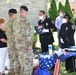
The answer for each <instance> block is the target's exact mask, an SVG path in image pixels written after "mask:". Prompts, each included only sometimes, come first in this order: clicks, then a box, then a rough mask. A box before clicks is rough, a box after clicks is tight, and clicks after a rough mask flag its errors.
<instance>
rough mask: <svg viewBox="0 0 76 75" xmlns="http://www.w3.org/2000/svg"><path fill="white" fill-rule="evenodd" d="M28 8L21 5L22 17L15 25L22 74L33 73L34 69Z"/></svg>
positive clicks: (16, 44)
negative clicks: (27, 16)
mask: <svg viewBox="0 0 76 75" xmlns="http://www.w3.org/2000/svg"><path fill="white" fill-rule="evenodd" d="M27 12H28V8H27V7H26V6H21V7H20V17H19V18H18V23H17V24H16V26H14V29H15V30H14V36H15V48H16V50H17V54H16V55H17V57H18V60H19V62H20V65H21V70H20V75H31V74H32V69H33V50H32V26H31V25H30V22H29V21H28V19H27V18H26V15H27Z"/></svg>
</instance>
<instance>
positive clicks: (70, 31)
mask: <svg viewBox="0 0 76 75" xmlns="http://www.w3.org/2000/svg"><path fill="white" fill-rule="evenodd" d="M74 32H75V26H74V25H73V24H72V23H71V22H68V23H67V24H65V23H64V24H62V26H61V29H60V34H59V36H60V38H62V39H63V41H64V43H62V45H61V47H62V48H67V47H69V46H74V45H75V43H74Z"/></svg>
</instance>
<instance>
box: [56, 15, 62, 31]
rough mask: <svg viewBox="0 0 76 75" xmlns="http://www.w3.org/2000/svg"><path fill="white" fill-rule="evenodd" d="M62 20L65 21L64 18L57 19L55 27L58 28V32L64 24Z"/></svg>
mask: <svg viewBox="0 0 76 75" xmlns="http://www.w3.org/2000/svg"><path fill="white" fill-rule="evenodd" d="M62 19H63V17H61V16H58V17H57V18H56V21H55V26H56V28H57V29H58V30H60V28H61V25H62V24H63V22H62Z"/></svg>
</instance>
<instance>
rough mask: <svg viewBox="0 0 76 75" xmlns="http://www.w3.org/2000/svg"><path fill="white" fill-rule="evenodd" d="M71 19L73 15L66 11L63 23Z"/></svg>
mask: <svg viewBox="0 0 76 75" xmlns="http://www.w3.org/2000/svg"><path fill="white" fill-rule="evenodd" d="M70 20H71V17H70V16H69V15H68V14H67V13H66V14H65V15H64V17H63V23H68V22H69V21H70Z"/></svg>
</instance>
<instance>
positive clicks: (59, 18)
mask: <svg viewBox="0 0 76 75" xmlns="http://www.w3.org/2000/svg"><path fill="white" fill-rule="evenodd" d="M63 16H64V12H63V11H62V10H59V16H58V17H57V18H56V21H55V26H56V28H57V31H58V40H59V31H60V28H61V25H62V24H63ZM59 46H60V41H59Z"/></svg>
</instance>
